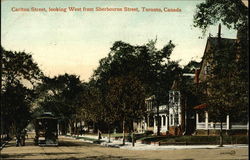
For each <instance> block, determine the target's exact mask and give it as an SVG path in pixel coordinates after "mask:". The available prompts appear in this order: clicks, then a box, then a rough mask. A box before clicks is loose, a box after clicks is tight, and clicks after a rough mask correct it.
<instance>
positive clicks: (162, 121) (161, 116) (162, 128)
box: [161, 115, 164, 132]
mask: <svg viewBox="0 0 250 160" xmlns="http://www.w3.org/2000/svg"><path fill="white" fill-rule="evenodd" d="M163 116H164V115H162V116H161V132H162V131H163V128H164V126H163V120H164V119H163Z"/></svg>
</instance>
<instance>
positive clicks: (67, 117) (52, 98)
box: [36, 73, 85, 134]
mask: <svg viewBox="0 0 250 160" xmlns="http://www.w3.org/2000/svg"><path fill="white" fill-rule="evenodd" d="M84 91H85V86H84V85H83V84H82V83H81V81H80V79H79V76H76V75H69V74H67V73H66V74H64V75H59V76H55V77H53V78H48V77H44V78H43V81H42V83H41V85H40V86H38V87H37V88H36V92H38V93H39V97H38V99H37V102H36V103H37V105H38V107H39V108H40V110H42V111H46V112H52V113H53V114H54V115H56V116H57V117H59V119H60V123H61V124H60V125H61V127H62V128H63V133H64V134H65V133H66V131H67V129H68V125H69V124H70V126H71V129H72V130H71V131H70V132H71V133H72V134H73V133H75V134H76V130H73V128H75V129H76V127H74V123H76V120H77V117H78V113H79V111H80V107H81V103H80V96H81V94H82V93H83V92H84ZM37 110H38V109H37Z"/></svg>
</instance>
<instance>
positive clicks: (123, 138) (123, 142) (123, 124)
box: [122, 116, 125, 145]
mask: <svg viewBox="0 0 250 160" xmlns="http://www.w3.org/2000/svg"><path fill="white" fill-rule="evenodd" d="M122 132H123V136H122V144H123V145H125V116H124V117H123V121H122Z"/></svg>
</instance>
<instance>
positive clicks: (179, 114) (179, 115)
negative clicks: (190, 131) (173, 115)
mask: <svg viewBox="0 0 250 160" xmlns="http://www.w3.org/2000/svg"><path fill="white" fill-rule="evenodd" d="M178 117H179V118H178V119H179V122H178V123H179V125H181V112H179V113H178Z"/></svg>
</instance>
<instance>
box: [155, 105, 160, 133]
mask: <svg viewBox="0 0 250 160" xmlns="http://www.w3.org/2000/svg"><path fill="white" fill-rule="evenodd" d="M156 105H157V106H156V108H157V116H156V117H157V118H156V121H157V136H159V135H160V115H159V105H158V103H156Z"/></svg>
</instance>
